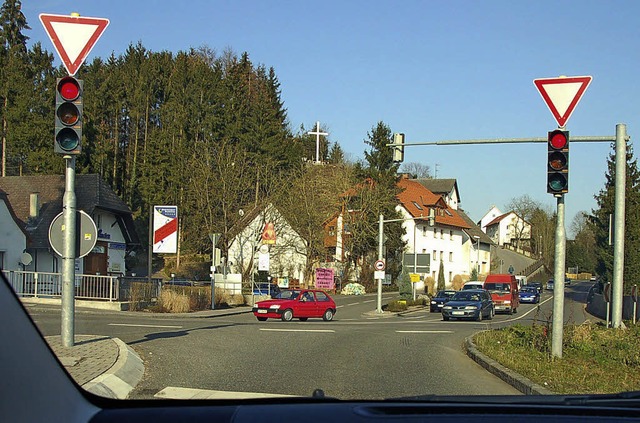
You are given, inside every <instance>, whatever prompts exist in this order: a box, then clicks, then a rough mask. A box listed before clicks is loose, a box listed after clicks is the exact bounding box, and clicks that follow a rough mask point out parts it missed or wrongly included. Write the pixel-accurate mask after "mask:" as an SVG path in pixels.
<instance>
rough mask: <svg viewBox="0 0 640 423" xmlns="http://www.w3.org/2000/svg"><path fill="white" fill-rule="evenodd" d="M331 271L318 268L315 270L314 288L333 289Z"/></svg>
mask: <svg viewBox="0 0 640 423" xmlns="http://www.w3.org/2000/svg"><path fill="white" fill-rule="evenodd" d="M334 287H335V283H334V281H333V269H325V268H322V267H318V268H317V269H316V288H318V289H334Z"/></svg>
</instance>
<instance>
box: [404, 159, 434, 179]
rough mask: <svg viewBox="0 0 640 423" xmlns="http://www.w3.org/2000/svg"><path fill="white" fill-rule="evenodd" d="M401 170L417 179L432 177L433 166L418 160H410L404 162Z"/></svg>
mask: <svg viewBox="0 0 640 423" xmlns="http://www.w3.org/2000/svg"><path fill="white" fill-rule="evenodd" d="M400 172H402V173H408V174H410V175H411V176H412V177H413V178H416V179H431V178H432V176H431V168H430V167H429V165H426V164H422V163H418V162H408V163H403V164H402V167H401V168H400Z"/></svg>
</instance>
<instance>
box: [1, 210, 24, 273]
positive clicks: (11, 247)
mask: <svg viewBox="0 0 640 423" xmlns="http://www.w3.org/2000/svg"><path fill="white" fill-rule="evenodd" d="M26 246H27V238H26V236H25V234H24V232H22V231H21V230H20V228H19V227H18V225H17V223H16V222H15V220H13V216H12V215H11V213H10V212H9V209H8V208H7V205H6V204H5V202H4V201H0V251H2V252H3V256H4V259H3V262H0V267H3V268H4V269H6V270H22V266H21V265H20V257H21V256H22V253H23V252H24V249H25V248H26Z"/></svg>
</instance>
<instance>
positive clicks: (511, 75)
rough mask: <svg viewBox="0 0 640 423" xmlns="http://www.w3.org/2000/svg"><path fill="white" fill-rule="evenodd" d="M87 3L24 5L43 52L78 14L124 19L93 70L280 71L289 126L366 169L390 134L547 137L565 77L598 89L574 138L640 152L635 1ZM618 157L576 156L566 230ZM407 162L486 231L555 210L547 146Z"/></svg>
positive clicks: (590, 149)
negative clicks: (633, 144) (148, 54)
mask: <svg viewBox="0 0 640 423" xmlns="http://www.w3.org/2000/svg"><path fill="white" fill-rule="evenodd" d="M75 3H76V4H77V6H70V2H68V1H62V0H42V1H28V0H23V12H24V14H25V16H26V17H27V21H28V23H29V25H30V26H31V28H32V30H31V31H27V33H26V35H28V36H29V37H30V38H31V39H30V40H29V41H30V42H35V41H40V42H42V44H43V46H44V47H45V48H46V49H48V50H50V51H54V50H53V47H52V45H51V42H50V40H49V39H48V37H47V36H46V34H45V32H44V29H43V28H42V25H41V24H40V21H39V20H38V15H39V14H40V13H55V14H65V15H66V14H70V13H71V12H78V13H80V14H81V15H82V16H88V17H103V18H108V19H110V21H111V23H110V25H109V27H108V28H107V29H106V31H105V33H104V34H103V35H102V37H101V38H100V40H99V41H98V43H97V45H96V46H95V47H94V49H93V51H92V52H91V54H90V55H89V57H88V58H87V61H91V60H92V58H93V57H95V56H100V57H107V56H109V55H110V54H111V53H112V52H113V53H115V54H116V55H119V54H121V53H123V52H124V51H125V50H126V48H127V47H128V45H129V44H131V43H137V42H138V41H140V42H141V43H142V44H143V45H144V46H145V47H146V48H148V49H150V50H153V51H162V50H170V51H174V52H175V51H179V50H187V49H189V48H190V47H198V46H202V45H207V46H209V47H210V48H212V49H214V50H216V51H218V52H219V53H220V52H222V51H223V50H225V49H226V48H231V49H232V50H233V51H235V52H237V53H241V52H243V51H247V52H248V53H249V57H250V58H251V60H252V61H253V62H254V63H255V64H264V65H266V66H267V67H273V68H274V69H275V71H276V74H277V76H278V78H279V80H280V83H281V88H282V99H283V100H284V103H285V107H286V108H287V109H288V116H289V121H290V124H291V127H292V128H293V129H294V130H296V129H297V128H298V127H299V126H300V125H301V124H304V125H305V127H307V128H310V127H311V126H312V125H313V124H314V123H315V122H316V121H317V120H319V121H320V122H321V125H322V127H323V129H326V130H327V131H328V132H329V140H330V141H332V142H338V143H340V145H341V146H342V147H343V149H344V150H345V151H346V152H347V154H348V155H349V156H350V157H351V158H352V159H358V158H362V157H363V152H364V151H365V149H367V146H366V145H365V144H364V139H366V138H367V132H368V131H370V130H371V129H372V127H373V126H375V125H376V123H377V122H378V121H383V122H385V123H386V124H387V125H389V126H390V128H391V130H392V131H393V132H404V133H405V134H406V142H408V143H411V142H424V141H438V140H452V139H460V140H464V139H484V138H527V137H545V136H546V134H547V132H548V131H550V130H552V129H555V127H556V126H557V124H556V122H555V120H554V119H553V117H552V115H551V113H550V112H549V110H548V109H547V106H546V105H545V103H544V102H543V100H542V97H541V96H540V94H539V93H538V91H537V89H536V88H535V86H534V84H533V80H534V79H536V78H545V77H556V76H559V75H569V76H581V75H591V76H593V81H592V83H591V85H590V87H589V89H588V90H587V92H586V93H585V94H584V96H583V98H582V100H581V102H580V104H579V105H578V107H577V108H576V110H575V112H574V113H573V115H572V117H571V119H570V120H569V122H568V123H567V129H569V130H570V131H571V134H572V135H574V136H575V135H590V136H591V135H608V136H613V135H614V134H615V126H616V124H617V123H625V124H626V125H627V131H628V133H629V134H630V135H631V136H632V138H633V136H634V132H636V131H637V130H638V129H637V128H639V127H640V113H639V111H640V105H639V102H640V83H638V79H639V78H640V74H639V73H638V65H639V54H640V53H639V52H640V48H639V47H640V27H639V26H638V25H634V24H633V22H632V20H630V18H631V17H634V16H639V15H640V2H636V1H620V0H618V1H615V0H614V1H588V0H587V1H584V0H581V1H566V0H565V1H563V0H560V1H558V0H556V1H535V2H530V1H513V0H509V1H502V0H496V1H489V0H487V1H462V0H454V1H426V0H425V1H412V0H403V1H391V0H390V1H381V0H363V1H360V0H358V1H348V0H340V1H334V0H323V1H303V0H297V1H294V0H279V1H274V0H270V1H258V0H253V1H249V0H240V1H238V0H235V1H210V0H190V1H188V2H169V1H160V0H155V1H154V0H135V1H132V0H128V1H123V0H104V1H98V0H94V1H84V2H75ZM56 63H57V64H58V63H60V62H59V59H57V56H56ZM87 95H89V94H88V93H87ZM611 151H612V150H611V146H610V145H609V144H608V143H574V144H572V145H571V150H570V178H569V193H568V194H567V196H566V199H565V204H566V222H567V229H569V226H570V223H571V221H572V220H573V218H574V216H575V214H576V213H578V212H579V211H581V210H584V211H590V210H591V209H593V208H594V207H595V206H596V203H595V200H594V199H593V196H594V194H596V193H597V192H598V191H599V190H600V189H602V188H603V186H604V182H605V176H604V175H605V171H606V160H607V156H608V154H609V153H610V152H611ZM405 161H409V162H420V163H423V164H426V165H428V166H430V167H431V169H432V170H434V169H437V176H438V177H441V178H456V179H457V180H458V187H459V189H460V195H461V199H462V203H461V206H462V208H464V209H465V210H466V211H467V213H468V214H469V215H470V216H471V218H472V219H473V220H476V221H477V220H479V219H480V218H481V217H482V215H484V213H485V212H486V211H488V209H489V208H490V207H491V206H492V205H497V206H498V207H499V208H500V209H501V210H502V211H507V210H506V209H505V208H504V206H505V205H506V204H507V203H508V202H509V201H510V200H511V199H512V198H514V197H520V196H522V195H524V194H528V195H529V196H531V197H532V198H533V199H535V200H537V201H540V202H541V203H543V204H545V205H548V207H549V208H552V209H555V204H556V203H555V199H554V198H553V197H552V196H551V195H550V194H547V193H546V146H545V145H544V144H513V145H475V146H468V145H467V146H421V147H407V148H406V150H405Z"/></svg>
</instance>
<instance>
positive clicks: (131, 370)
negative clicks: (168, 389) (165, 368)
mask: <svg viewBox="0 0 640 423" xmlns="http://www.w3.org/2000/svg"><path fill="white" fill-rule="evenodd" d="M111 339H112V340H113V341H114V342H115V343H116V344H117V345H118V359H117V360H116V362H115V364H114V365H113V366H112V367H111V368H110V369H109V370H107V371H106V372H105V373H103V374H101V375H100V376H98V377H96V378H95V379H93V380H91V381H89V382H87V383H85V384H84V385H82V387H83V388H84V389H86V390H87V391H89V392H91V393H93V394H96V395H99V396H102V397H107V398H114V399H126V398H127V396H129V393H131V391H133V389H134V388H135V387H136V385H137V384H138V383H139V382H140V380H142V376H143V375H144V363H143V362H142V359H141V358H140V356H139V355H138V354H136V352H135V351H134V350H133V349H132V348H131V347H129V346H128V345H127V344H125V343H124V342H122V341H121V340H120V339H118V338H111Z"/></svg>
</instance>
